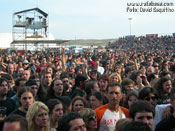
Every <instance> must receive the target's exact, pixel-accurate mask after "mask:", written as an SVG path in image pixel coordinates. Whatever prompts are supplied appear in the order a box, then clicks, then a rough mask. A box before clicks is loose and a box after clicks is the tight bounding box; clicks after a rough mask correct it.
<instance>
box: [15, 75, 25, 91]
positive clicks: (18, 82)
mask: <svg viewBox="0 0 175 131" xmlns="http://www.w3.org/2000/svg"><path fill="white" fill-rule="evenodd" d="M26 81H27V80H26V79H25V78H18V79H16V80H15V86H16V90H17V92H18V90H19V89H20V88H21V87H22V86H24V84H25V83H26Z"/></svg>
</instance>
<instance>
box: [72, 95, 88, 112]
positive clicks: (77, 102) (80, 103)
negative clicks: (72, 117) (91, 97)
mask: <svg viewBox="0 0 175 131" xmlns="http://www.w3.org/2000/svg"><path fill="white" fill-rule="evenodd" d="M88 107H89V103H88V101H87V100H86V99H85V98H84V97H81V96H75V97H74V98H73V99H72V110H73V111H74V112H78V111H80V110H81V109H83V108H88Z"/></svg>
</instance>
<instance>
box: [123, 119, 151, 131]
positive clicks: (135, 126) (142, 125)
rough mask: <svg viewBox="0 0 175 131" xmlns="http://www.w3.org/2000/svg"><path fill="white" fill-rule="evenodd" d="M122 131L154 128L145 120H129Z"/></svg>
mask: <svg viewBox="0 0 175 131" xmlns="http://www.w3.org/2000/svg"><path fill="white" fill-rule="evenodd" d="M122 131H152V129H151V128H150V127H149V126H148V125H147V124H145V123H143V122H138V121H132V122H129V123H128V124H127V125H126V126H125V127H124V128H123V130H122Z"/></svg>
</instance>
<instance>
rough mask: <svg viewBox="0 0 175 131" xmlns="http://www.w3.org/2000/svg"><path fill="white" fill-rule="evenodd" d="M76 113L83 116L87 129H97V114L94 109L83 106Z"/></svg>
mask: <svg viewBox="0 0 175 131" xmlns="http://www.w3.org/2000/svg"><path fill="white" fill-rule="evenodd" d="M78 113H79V114H80V115H81V116H82V117H83V120H84V122H85V124H86V128H87V130H97V116H96V113H95V111H94V110H92V109H90V108H84V109H82V110H80V111H79V112H78Z"/></svg>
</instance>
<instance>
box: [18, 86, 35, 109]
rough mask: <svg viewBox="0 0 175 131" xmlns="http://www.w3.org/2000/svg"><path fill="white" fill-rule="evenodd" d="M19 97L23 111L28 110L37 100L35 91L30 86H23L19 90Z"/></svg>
mask: <svg viewBox="0 0 175 131" xmlns="http://www.w3.org/2000/svg"><path fill="white" fill-rule="evenodd" d="M17 96H18V99H19V102H20V104H21V106H20V107H21V109H22V111H24V112H26V111H27V110H28V108H29V107H30V106H31V105H32V104H33V102H34V101H35V98H34V94H33V91H32V89H31V88H30V87H26V86H24V87H21V88H20V89H19V91H18V94H17Z"/></svg>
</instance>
